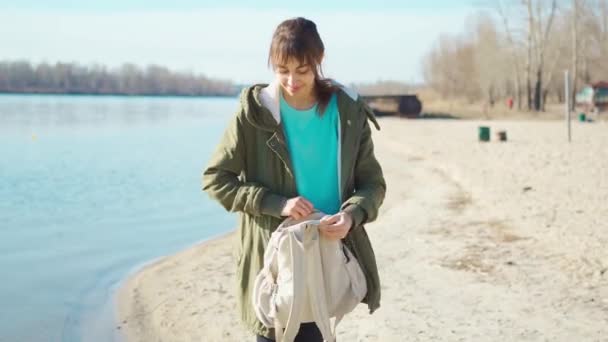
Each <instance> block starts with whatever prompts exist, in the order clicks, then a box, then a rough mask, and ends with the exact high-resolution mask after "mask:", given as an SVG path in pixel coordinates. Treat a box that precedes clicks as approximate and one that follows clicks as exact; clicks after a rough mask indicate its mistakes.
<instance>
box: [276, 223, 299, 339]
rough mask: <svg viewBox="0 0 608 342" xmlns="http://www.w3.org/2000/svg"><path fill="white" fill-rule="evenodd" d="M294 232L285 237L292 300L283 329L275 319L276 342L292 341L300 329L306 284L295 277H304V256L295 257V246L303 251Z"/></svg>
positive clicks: (290, 231) (289, 232)
mask: <svg viewBox="0 0 608 342" xmlns="http://www.w3.org/2000/svg"><path fill="white" fill-rule="evenodd" d="M302 227H303V228H304V229H305V228H306V227H305V225H301V226H300V227H299V228H302ZM295 235H296V234H295V232H293V231H292V230H289V231H288V234H287V238H288V239H289V249H290V251H291V269H292V270H293V275H294V280H293V281H292V283H293V300H292V302H291V307H290V308H289V316H288V318H287V324H286V325H285V328H284V329H285V331H283V326H282V324H281V322H279V320H278V319H275V336H276V340H277V342H292V341H293V340H295V338H296V335H297V334H298V331H299V330H300V323H301V318H300V312H301V311H302V306H303V304H304V303H303V301H302V299H303V298H302V297H303V295H302V294H303V293H304V291H305V290H306V289H305V286H306V284H305V283H304V282H303V281H298V279H295V277H296V275H301V276H303V278H304V279H306V274H305V273H304V272H305V271H306V268H305V263H306V260H305V258H303V257H301V258H297V257H296V248H298V249H299V250H300V251H304V248H305V247H304V246H303V244H302V243H301V242H300V241H298V239H297V238H296V236H295ZM304 235H305V236H306V231H304Z"/></svg>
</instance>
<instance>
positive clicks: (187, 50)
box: [0, 0, 479, 83]
mask: <svg viewBox="0 0 608 342" xmlns="http://www.w3.org/2000/svg"><path fill="white" fill-rule="evenodd" d="M478 9H479V8H477V7H475V3H474V2H473V1H467V0H427V1H404V0H402V1H396V0H395V1H332V2H330V1H327V0H325V1H318V0H308V1H300V2H297V3H296V2H291V1H250V2H244V1H235V0H224V1H200V0H199V1H194V0H174V1H167V0H165V1H159V0H146V1H144V0H122V1H118V0H105V1H101V0H99V1H93V0H79V1H75V0H74V1H68V0H56V1H33V0H13V1H4V0H0V41H1V42H2V49H1V50H0V59H18V58H19V59H21V58H24V59H28V60H31V61H33V62H40V61H48V62H55V61H68V62H72V61H73V62H79V63H83V64H92V63H101V64H106V65H109V66H117V65H120V64H122V63H123V62H133V63H135V64H138V65H147V64H151V63H155V64H161V65H166V66H168V67H170V68H172V69H176V70H192V71H194V72H200V73H204V74H206V75H208V76H210V77H218V78H227V79H231V80H234V81H236V82H240V83H253V82H267V81H268V80H269V79H270V78H272V73H271V71H270V70H269V69H268V68H267V66H266V60H267V53H268V47H269V44H270V38H271V36H272V32H273V30H274V28H275V27H276V25H278V24H279V23H280V22H281V21H282V20H284V19H287V18H290V17H294V16H304V17H307V18H309V19H311V20H313V21H315V22H316V23H317V28H318V29H319V33H320V34H321V38H322V39H323V41H324V43H325V47H326V59H325V63H324V70H325V74H326V76H329V77H334V78H336V79H337V80H339V81H341V82H343V83H350V82H374V81H377V80H399V81H406V82H409V81H416V82H417V81H420V80H421V79H422V73H421V61H422V58H423V56H424V54H425V53H426V52H427V51H428V50H429V49H430V48H431V46H432V44H433V43H434V42H435V41H436V39H437V37H438V36H439V35H440V34H441V33H455V32H460V31H462V30H463V27H464V23H465V20H466V19H467V17H468V16H469V15H471V14H474V13H475V12H476V11H477V10H478Z"/></svg>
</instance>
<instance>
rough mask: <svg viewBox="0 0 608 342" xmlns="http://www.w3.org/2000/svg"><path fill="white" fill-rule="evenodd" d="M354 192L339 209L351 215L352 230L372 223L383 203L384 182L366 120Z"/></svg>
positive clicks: (356, 168)
mask: <svg viewBox="0 0 608 342" xmlns="http://www.w3.org/2000/svg"><path fill="white" fill-rule="evenodd" d="M354 173H355V174H354V177H355V179H354V181H355V191H354V193H353V194H352V195H351V197H350V198H348V199H347V200H346V201H345V202H344V203H343V204H342V207H341V210H343V211H345V212H348V213H349V214H351V217H352V218H353V228H355V227H359V226H361V225H363V224H365V223H367V222H372V221H374V220H375V219H376V217H377V216H378V209H379V208H380V205H382V202H383V201H384V196H385V194H386V182H385V180H384V175H383V173H382V168H381V166H380V163H378V160H377V159H376V156H375V155H374V143H373V141H372V132H371V128H370V125H369V123H368V120H367V119H366V120H365V123H364V125H363V132H362V135H361V140H360V145H359V152H358V154H357V160H356V162H355V170H354Z"/></svg>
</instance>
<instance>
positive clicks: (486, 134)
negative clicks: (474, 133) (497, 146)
mask: <svg viewBox="0 0 608 342" xmlns="http://www.w3.org/2000/svg"><path fill="white" fill-rule="evenodd" d="M479 141H490V127H487V126H479Z"/></svg>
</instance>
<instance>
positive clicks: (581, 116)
mask: <svg viewBox="0 0 608 342" xmlns="http://www.w3.org/2000/svg"><path fill="white" fill-rule="evenodd" d="M578 121H580V122H585V121H587V116H586V115H585V113H580V114H579V115H578Z"/></svg>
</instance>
